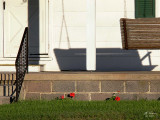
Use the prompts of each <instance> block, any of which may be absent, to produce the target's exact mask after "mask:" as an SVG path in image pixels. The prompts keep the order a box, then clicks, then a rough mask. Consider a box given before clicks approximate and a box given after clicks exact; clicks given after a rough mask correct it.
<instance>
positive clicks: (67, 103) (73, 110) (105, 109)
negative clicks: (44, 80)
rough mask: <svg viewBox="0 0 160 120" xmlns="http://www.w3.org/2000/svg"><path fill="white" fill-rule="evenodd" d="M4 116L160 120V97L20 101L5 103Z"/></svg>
mask: <svg viewBox="0 0 160 120" xmlns="http://www.w3.org/2000/svg"><path fill="white" fill-rule="evenodd" d="M145 112H154V113H156V115H154V116H153V117H145V116H144V113H145ZM0 120H160V101H145V100H141V101H119V102H117V101H92V102H88V101H72V100H53V101H20V102H18V103H13V104H10V105H1V106H0Z"/></svg>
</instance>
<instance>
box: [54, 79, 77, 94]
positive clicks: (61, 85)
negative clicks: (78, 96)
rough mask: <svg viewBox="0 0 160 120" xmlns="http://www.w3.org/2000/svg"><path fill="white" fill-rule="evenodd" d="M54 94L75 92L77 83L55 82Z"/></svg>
mask: <svg viewBox="0 0 160 120" xmlns="http://www.w3.org/2000/svg"><path fill="white" fill-rule="evenodd" d="M52 88H53V89H52V91H53V92H75V81H54V82H53V87H52Z"/></svg>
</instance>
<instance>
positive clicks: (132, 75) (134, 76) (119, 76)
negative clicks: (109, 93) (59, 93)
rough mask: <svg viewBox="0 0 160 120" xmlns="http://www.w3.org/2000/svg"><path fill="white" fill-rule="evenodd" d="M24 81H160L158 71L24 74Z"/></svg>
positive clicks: (159, 72)
mask: <svg viewBox="0 0 160 120" xmlns="http://www.w3.org/2000/svg"><path fill="white" fill-rule="evenodd" d="M25 80H96V81H97V80H160V71H123V72H122V71H121V72H120V71H117V72H90V71H61V72H38V73H37V72H36V73H29V74H26V77H25Z"/></svg>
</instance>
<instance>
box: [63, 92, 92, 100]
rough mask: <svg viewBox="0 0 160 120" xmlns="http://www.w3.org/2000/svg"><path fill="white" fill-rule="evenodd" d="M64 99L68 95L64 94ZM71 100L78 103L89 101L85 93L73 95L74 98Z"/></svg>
mask: <svg viewBox="0 0 160 120" xmlns="http://www.w3.org/2000/svg"><path fill="white" fill-rule="evenodd" d="M65 97H66V98H67V97H68V94H65ZM73 100H79V101H89V100H90V98H89V94H87V93H84V94H83V93H75V97H74V98H73Z"/></svg>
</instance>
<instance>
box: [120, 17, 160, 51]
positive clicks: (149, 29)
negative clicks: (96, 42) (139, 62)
mask: <svg viewBox="0 0 160 120" xmlns="http://www.w3.org/2000/svg"><path fill="white" fill-rule="evenodd" d="M120 26H121V37H122V47H123V49H126V50H131V49H160V18H138V19H127V18H121V19H120Z"/></svg>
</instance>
